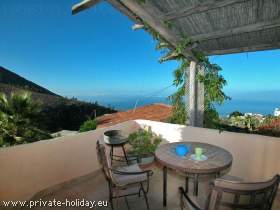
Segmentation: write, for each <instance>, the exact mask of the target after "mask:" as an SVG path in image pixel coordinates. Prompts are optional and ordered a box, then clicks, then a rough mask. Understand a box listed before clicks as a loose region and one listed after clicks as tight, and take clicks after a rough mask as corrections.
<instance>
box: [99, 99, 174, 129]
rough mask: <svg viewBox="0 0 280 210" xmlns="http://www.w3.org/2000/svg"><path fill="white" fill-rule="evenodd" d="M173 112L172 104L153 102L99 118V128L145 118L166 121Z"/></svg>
mask: <svg viewBox="0 0 280 210" xmlns="http://www.w3.org/2000/svg"><path fill="white" fill-rule="evenodd" d="M171 114H172V106H170V105H167V104H161V103H157V104H151V105H146V106H142V107H138V108H136V109H131V110H128V111H124V112H117V113H113V114H106V115H103V116H101V117H98V118H97V121H98V128H101V127H109V126H112V125H116V124H118V123H122V122H125V121H128V120H137V119H145V120H152V121H160V122H166V121H167V120H168V118H169V117H171Z"/></svg>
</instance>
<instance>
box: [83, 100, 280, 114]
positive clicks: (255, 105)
mask: <svg viewBox="0 0 280 210" xmlns="http://www.w3.org/2000/svg"><path fill="white" fill-rule="evenodd" d="M81 99H83V100H86V101H92V100H96V101H98V103H99V104H100V105H103V106H110V107H113V108H115V109H117V110H120V111H125V110H128V109H133V108H134V107H135V106H136V107H139V106H144V105H148V104H153V103H165V104H170V101H169V100H168V99H167V97H151V98H144V99H139V98H136V97H120V98H119V99H118V98H117V97H114V98H105V97H104V98H103V97H92V98H91V97H87V98H81ZM277 107H280V102H278V101H274V102H273V101H258V100H242V99H232V100H230V101H226V102H225V103H224V104H223V105H221V106H218V105H217V106H216V108H217V110H218V112H219V115H220V116H221V117H225V116H227V115H229V114H230V113H231V112H233V111H240V112H243V113H247V112H250V113H259V114H263V115H269V114H271V115H273V112H274V109H275V108H277Z"/></svg>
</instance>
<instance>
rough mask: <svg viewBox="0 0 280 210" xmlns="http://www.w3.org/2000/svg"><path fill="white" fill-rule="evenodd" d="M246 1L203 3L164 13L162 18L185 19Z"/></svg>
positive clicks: (226, 0)
mask: <svg viewBox="0 0 280 210" xmlns="http://www.w3.org/2000/svg"><path fill="white" fill-rule="evenodd" d="M245 1H248V0H222V1H213V0H211V1H209V0H208V1H204V2H202V3H198V4H197V5H195V6H192V7H186V8H182V9H179V10H174V11H171V12H168V13H166V14H165V15H164V16H163V17H162V18H163V19H164V20H165V21H170V20H173V19H177V18H182V17H186V16H189V15H192V14H195V13H202V12H207V11H208V10H212V9H217V8H220V7H226V6H229V5H232V4H237V3H244V2H245Z"/></svg>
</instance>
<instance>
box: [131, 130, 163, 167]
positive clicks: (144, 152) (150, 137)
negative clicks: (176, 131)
mask: <svg viewBox="0 0 280 210" xmlns="http://www.w3.org/2000/svg"><path fill="white" fill-rule="evenodd" d="M128 138H129V144H130V145H131V151H130V153H131V154H132V155H134V156H137V157H138V161H139V163H141V164H149V163H152V162H153V161H154V159H155V156H154V153H155V151H156V148H157V146H158V145H159V144H160V143H161V141H162V138H161V137H160V136H157V135H155V134H154V133H153V132H152V130H151V128H150V127H148V128H146V129H139V130H138V131H136V132H134V133H132V134H130V135H129V137H128Z"/></svg>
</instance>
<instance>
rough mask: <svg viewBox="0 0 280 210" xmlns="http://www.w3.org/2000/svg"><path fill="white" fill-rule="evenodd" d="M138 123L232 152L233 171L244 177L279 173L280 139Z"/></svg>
mask: <svg viewBox="0 0 280 210" xmlns="http://www.w3.org/2000/svg"><path fill="white" fill-rule="evenodd" d="M137 123H139V124H140V126H141V127H144V126H151V128H152V131H153V132H155V133H156V134H158V135H162V137H163V138H165V139H166V140H167V141H168V142H177V141H194V142H204V143H209V144H213V145H217V146H220V147H222V148H224V149H226V150H228V151H230V152H231V154H232V155H233V165H232V168H231V171H230V174H231V175H234V176H239V177H241V178H243V179H245V180H263V179H267V178H271V177H272V176H274V175H275V174H277V173H278V174H280V162H279V158H280V138H275V137H268V136H262V135H253V134H242V133H234V132H226V131H223V132H220V131H218V130H214V129H206V128H197V127H186V126H182V125H174V124H173V125H171V124H168V123H161V122H153V121H147V120H137Z"/></svg>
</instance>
